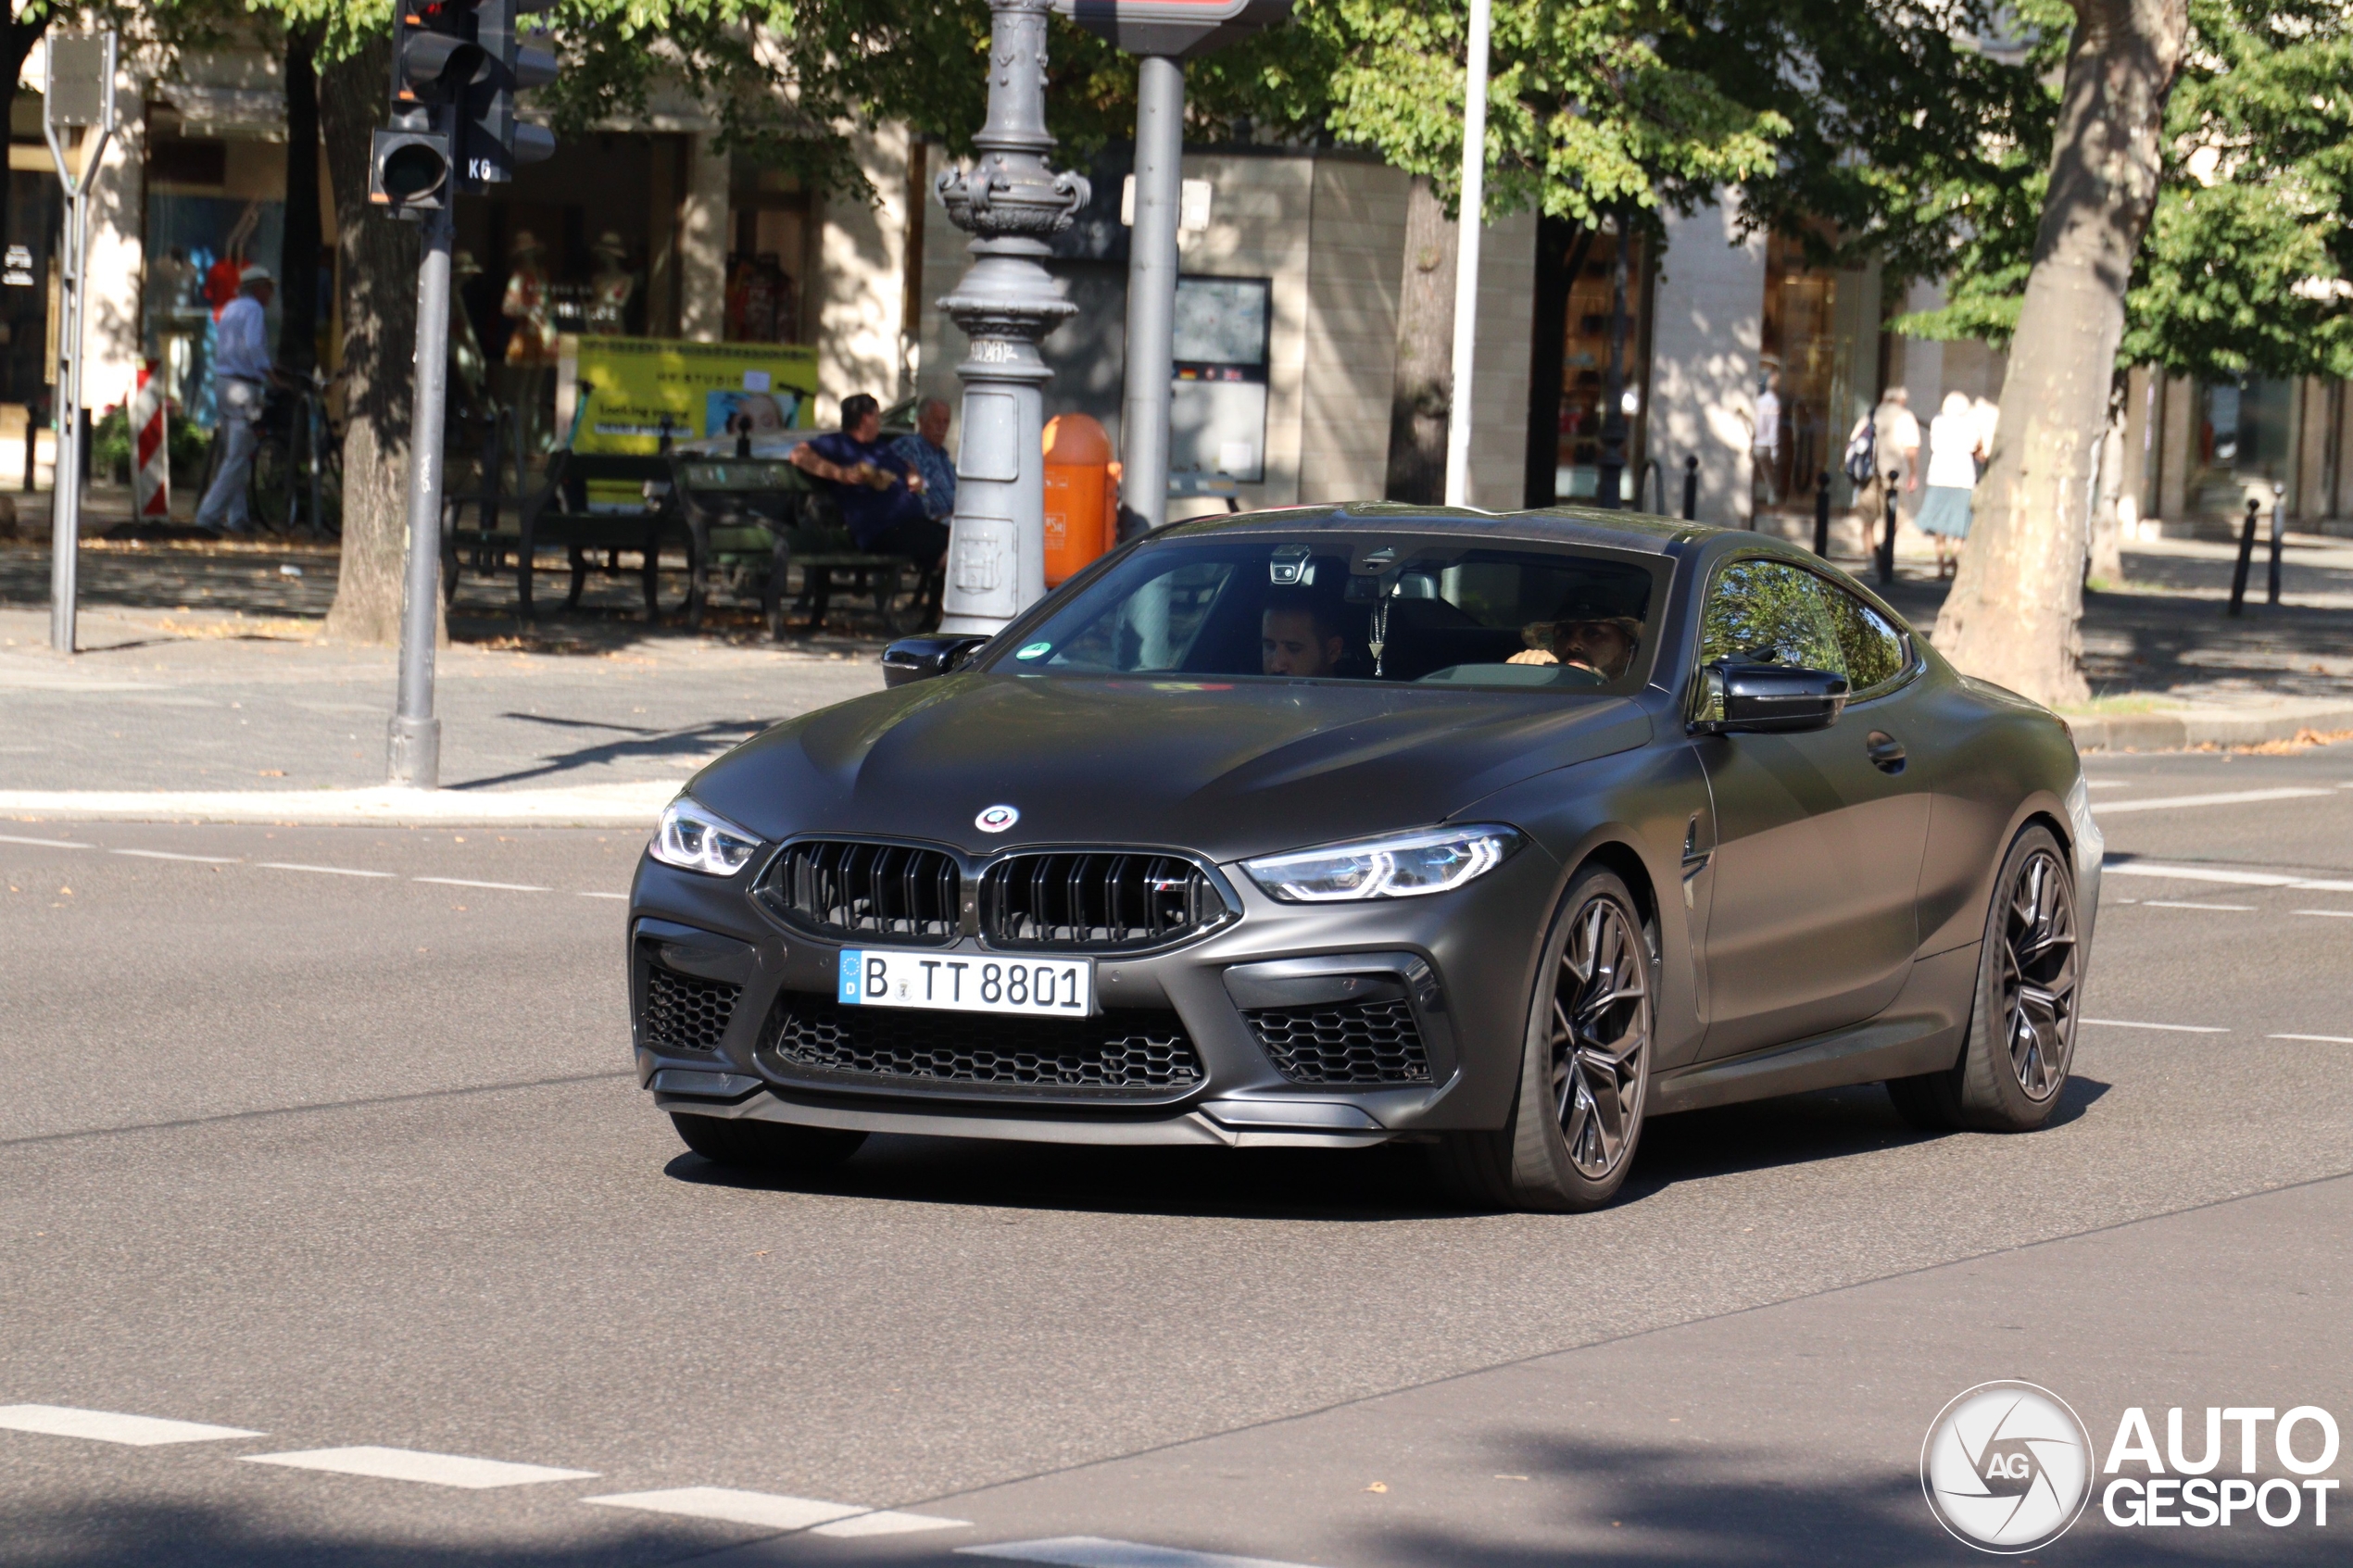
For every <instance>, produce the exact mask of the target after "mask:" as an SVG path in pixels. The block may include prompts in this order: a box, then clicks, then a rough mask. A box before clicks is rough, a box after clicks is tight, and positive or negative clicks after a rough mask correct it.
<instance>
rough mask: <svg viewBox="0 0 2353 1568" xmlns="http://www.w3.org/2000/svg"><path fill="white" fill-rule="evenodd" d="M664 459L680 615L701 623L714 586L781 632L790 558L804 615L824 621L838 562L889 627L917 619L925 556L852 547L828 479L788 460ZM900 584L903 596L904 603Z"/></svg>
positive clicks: (898, 629)
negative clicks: (678, 545)
mask: <svg viewBox="0 0 2353 1568" xmlns="http://www.w3.org/2000/svg"><path fill="white" fill-rule="evenodd" d="M666 460H667V462H668V463H669V465H670V476H671V478H670V495H671V496H672V497H673V502H674V504H675V505H676V507H677V508H678V510H679V513H680V515H681V517H682V518H683V519H684V521H685V525H686V533H687V537H688V539H689V541H690V545H689V558H690V560H691V562H692V567H691V571H690V572H689V575H688V586H687V590H686V621H687V624H689V625H693V626H698V625H700V624H701V623H702V615H703V610H704V608H705V606H706V605H707V604H709V603H710V602H711V598H712V596H713V594H714V593H716V594H719V595H723V596H726V597H728V598H730V599H732V600H733V601H734V602H736V603H738V604H750V603H755V602H756V603H757V604H758V605H759V606H760V609H761V616H762V618H763V619H764V620H765V621H767V625H768V634H769V635H770V636H772V637H782V636H783V635H784V634H785V613H786V600H787V598H788V597H789V594H790V578H791V572H792V570H793V569H794V568H796V567H798V568H799V570H800V574H801V596H802V598H803V599H804V600H805V601H806V602H807V603H808V604H809V606H810V609H811V615H812V625H814V624H821V623H822V622H823V621H824V618H825V608H826V606H827V604H828V602H829V600H830V598H831V596H832V593H833V589H834V578H835V574H836V573H837V572H844V573H849V575H850V577H851V582H852V586H851V587H850V588H849V592H850V593H851V594H853V595H856V596H862V597H868V598H871V599H872V601H873V603H874V608H875V615H876V616H877V617H878V618H879V619H880V620H881V621H882V623H883V626H884V628H885V630H887V631H888V632H889V633H892V634H893V635H897V634H898V633H902V632H906V631H910V630H912V628H913V627H914V625H915V624H916V623H917V622H918V621H921V620H922V618H923V613H924V602H925V588H926V587H927V584H926V583H925V573H924V567H923V565H922V564H921V563H918V562H916V561H913V560H911V559H909V558H907V557H905V556H893V555H877V554H875V553H873V552H871V551H866V550H861V549H860V548H858V546H857V545H856V543H855V542H854V541H853V540H852V539H851V538H850V535H849V529H848V528H846V527H844V526H843V524H842V521H841V514H840V512H839V511H838V510H837V508H835V506H834V501H833V497H832V496H831V495H829V494H827V493H826V491H827V486H825V485H824V483H820V482H819V481H817V480H814V479H812V478H811V477H810V476H809V475H808V474H807V473H805V472H803V471H802V470H799V469H798V468H795V467H794V466H793V465H792V464H791V463H789V462H786V461H785V460H784V459H783V458H773V457H772V458H752V457H716V456H708V455H703V454H698V453H690V452H674V453H673V454H672V455H671V456H670V458H667V459H666ZM910 590H912V592H911V591H910ZM902 593H906V594H907V595H908V599H909V602H908V603H907V604H906V605H905V606H903V607H902V606H901V605H900V602H899V601H900V595H901V594H902Z"/></svg>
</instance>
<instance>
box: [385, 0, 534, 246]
mask: <svg viewBox="0 0 2353 1568" xmlns="http://www.w3.org/2000/svg"><path fill="white" fill-rule="evenodd" d="M546 4H547V0H396V8H395V10H394V14H393V40H392V124H391V125H389V126H388V127H386V128H384V130H381V131H378V132H376V134H375V144H374V148H373V153H374V156H373V157H372V158H371V160H370V166H369V180H368V197H369V199H370V200H371V201H372V202H375V203H376V204H378V205H379V206H382V207H388V208H389V209H391V211H392V212H393V213H394V214H395V215H396V216H398V217H414V216H416V215H417V214H419V213H421V212H425V211H432V210H438V209H440V208H443V207H447V206H448V204H449V198H450V196H451V194H453V193H455V192H458V191H472V190H479V189H480V188H481V187H482V186H484V185H485V184H503V183H505V182H508V181H510V180H512V179H513V178H514V171H515V169H517V168H518V167H520V166H521V165H522V164H526V163H536V162H538V161H539V160H541V159H542V158H545V157H549V156H550V155H552V154H553V153H554V152H555V150H556V139H555V137H554V135H553V134H552V133H550V132H548V131H547V130H546V129H545V128H544V127H541V126H536V125H528V124H525V123H523V122H522V121H521V120H519V119H516V117H515V94H517V93H518V92H522V91H524V90H527V89H529V88H533V87H539V86H544V85H545V84H547V82H552V81H554V80H555V77H556V69H557V66H556V56H554V55H553V54H552V53H550V52H549V51H547V50H546V49H543V48H539V47H537V46H536V45H535V44H525V43H524V42H523V40H522V35H521V34H520V32H519V31H518V30H517V27H516V18H517V16H518V15H519V14H520V13H522V12H526V11H532V10H536V9H539V8H541V7H542V6H545V5H546Z"/></svg>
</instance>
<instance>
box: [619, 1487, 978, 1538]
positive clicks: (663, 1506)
mask: <svg viewBox="0 0 2353 1568" xmlns="http://www.w3.org/2000/svg"><path fill="white" fill-rule="evenodd" d="M580 1500H581V1501H582V1502H593V1503H596V1504H597V1505H598V1506H599V1507H602V1508H630V1509H636V1510H638V1511H640V1512H646V1513H673V1514H677V1515H679V1516H680V1517H682V1518H686V1519H720V1520H724V1521H726V1522H727V1523H729V1524H756V1525H759V1526H760V1527H761V1528H762V1529H768V1530H807V1531H809V1532H810V1533H811V1534H812V1535H818V1536H835V1537H842V1536H849V1537H857V1536H898V1535H904V1534H907V1533H908V1532H910V1531H914V1530H959V1529H966V1528H969V1527H970V1526H969V1524H968V1523H967V1522H966V1521H964V1520H962V1519H943V1518H940V1517H939V1516H938V1515H937V1514H930V1513H900V1512H894V1511H893V1510H890V1509H872V1508H857V1507H853V1506H852V1505H850V1504H849V1503H840V1502H820V1501H818V1500H817V1499H815V1498H789V1497H785V1496H783V1495H781V1494H779V1493H775V1492H746V1491H740V1490H737V1489H736V1487H733V1486H680V1487H678V1488H676V1489H675V1490H673V1491H666V1492H616V1493H613V1494H612V1495H610V1496H609V1497H601V1498H583V1499H580Z"/></svg>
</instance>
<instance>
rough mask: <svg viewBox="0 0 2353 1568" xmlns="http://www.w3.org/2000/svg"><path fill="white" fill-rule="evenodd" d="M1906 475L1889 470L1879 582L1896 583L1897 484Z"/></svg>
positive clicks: (1898, 471)
mask: <svg viewBox="0 0 2353 1568" xmlns="http://www.w3.org/2000/svg"><path fill="white" fill-rule="evenodd" d="M1903 475H1904V470H1902V469H1890V470H1887V530H1886V532H1885V533H1881V535H1880V541H1879V580H1880V581H1881V583H1893V582H1894V581H1895V482H1896V481H1897V480H1898V479H1901V478H1902V477H1903Z"/></svg>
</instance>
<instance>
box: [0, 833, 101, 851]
mask: <svg viewBox="0 0 2353 1568" xmlns="http://www.w3.org/2000/svg"><path fill="white" fill-rule="evenodd" d="M0 844H38V845H39V846H41V847H42V848H44V849H95V848H96V847H97V846H96V845H94V844H76V843H75V842H74V841H73V840H71V839H69V838H19V837H18V836H17V835H16V834H12V833H0Z"/></svg>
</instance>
